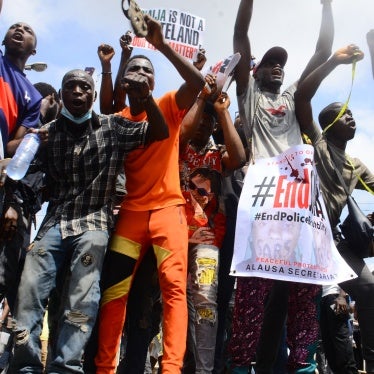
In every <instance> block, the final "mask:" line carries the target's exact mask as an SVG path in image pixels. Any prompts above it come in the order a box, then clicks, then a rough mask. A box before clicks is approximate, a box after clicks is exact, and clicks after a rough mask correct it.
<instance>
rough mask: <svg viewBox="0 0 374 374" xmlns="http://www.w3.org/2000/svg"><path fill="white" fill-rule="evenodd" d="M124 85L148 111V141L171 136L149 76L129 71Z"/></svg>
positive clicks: (124, 79) (124, 78)
mask: <svg viewBox="0 0 374 374" xmlns="http://www.w3.org/2000/svg"><path fill="white" fill-rule="evenodd" d="M123 86H124V89H125V90H126V92H128V93H129V95H131V96H132V97H134V98H136V99H137V100H139V101H140V102H141V103H142V104H143V106H144V109H145V111H146V113H147V117H148V122H149V127H148V131H147V135H146V141H147V143H150V142H153V141H156V140H163V139H166V138H167V137H168V136H169V129H168V126H167V124H166V121H165V118H164V116H163V114H162V113H161V111H160V108H159V107H158V105H157V104H156V102H155V101H154V99H153V97H152V91H151V90H150V88H149V85H148V79H147V77H145V76H143V75H141V74H137V73H136V72H135V73H134V72H128V73H127V74H126V75H125V76H124V77H123Z"/></svg>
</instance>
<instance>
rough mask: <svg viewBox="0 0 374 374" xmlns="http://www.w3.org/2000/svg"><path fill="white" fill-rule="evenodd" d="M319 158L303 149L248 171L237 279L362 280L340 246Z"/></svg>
mask: <svg viewBox="0 0 374 374" xmlns="http://www.w3.org/2000/svg"><path fill="white" fill-rule="evenodd" d="M313 153H314V150H313V147H312V146H310V145H306V144H303V145H299V146H295V147H292V148H290V149H289V150H287V151H286V152H284V153H283V154H281V155H279V156H277V157H272V158H266V159H260V160H257V161H256V164H255V165H250V166H249V167H248V172H247V174H246V177H245V181H244V186H243V190H242V193H241V197H240V200H239V206H238V215H237V225H236V233H235V247H234V256H233V260H232V264H231V275H234V276H247V277H250V276H255V277H263V278H271V279H280V280H286V281H295V282H303V283H314V284H334V283H340V282H343V281H345V280H349V279H353V278H355V277H356V274H355V273H354V272H353V270H352V269H351V268H350V267H349V266H348V265H347V264H346V262H345V261H344V260H343V258H342V257H341V256H340V254H339V252H338V250H337V249H336V247H335V245H334V242H333V238H332V233H331V228H330V224H329V221H328V218H327V214H326V209H325V205H324V202H323V200H322V196H321V192H320V189H319V182H318V177H317V173H316V170H315V168H314V162H313Z"/></svg>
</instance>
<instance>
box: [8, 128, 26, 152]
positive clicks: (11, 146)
mask: <svg viewBox="0 0 374 374" xmlns="http://www.w3.org/2000/svg"><path fill="white" fill-rule="evenodd" d="M26 132H27V128H26V127H24V126H22V125H21V126H19V127H18V129H17V131H16V133H15V135H14V137H13V139H12V140H10V141H9V142H8V144H7V145H6V152H7V154H8V156H10V157H12V156H13V155H14V154H15V153H16V150H17V147H18V145H19V143H21V141H22V139H23V137H24V136H25V134H26Z"/></svg>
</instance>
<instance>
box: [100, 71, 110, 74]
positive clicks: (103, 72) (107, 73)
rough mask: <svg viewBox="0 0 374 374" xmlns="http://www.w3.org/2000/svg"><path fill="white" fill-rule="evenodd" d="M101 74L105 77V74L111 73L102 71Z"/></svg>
mask: <svg viewBox="0 0 374 374" xmlns="http://www.w3.org/2000/svg"><path fill="white" fill-rule="evenodd" d="M101 74H102V75H105V74H112V72H111V71H102V72H101Z"/></svg>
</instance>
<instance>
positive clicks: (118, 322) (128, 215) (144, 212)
mask: <svg viewBox="0 0 374 374" xmlns="http://www.w3.org/2000/svg"><path fill="white" fill-rule="evenodd" d="M145 22H146V24H147V28H148V35H147V36H146V39H147V41H148V42H150V43H151V44H152V45H153V46H154V47H155V48H156V49H157V50H159V51H160V52H161V53H162V54H163V55H164V56H165V57H166V58H167V59H168V60H169V61H170V62H171V63H172V64H173V65H174V67H175V68H176V69H177V71H178V72H179V74H180V75H181V77H182V78H183V80H184V83H183V84H182V85H181V86H180V87H179V89H178V90H176V91H171V92H167V93H166V94H164V95H163V96H162V97H161V98H159V99H157V100H156V102H157V104H158V105H159V107H160V110H161V111H162V113H163V114H164V117H165V120H166V122H167V124H168V127H169V134H170V135H169V138H168V139H166V140H165V141H161V142H158V144H157V146H152V145H150V146H148V147H146V148H145V149H142V150H136V151H133V152H130V153H129V155H128V157H127V158H126V161H125V173H126V188H127V195H126V197H125V199H124V201H123V203H122V206H121V210H120V212H119V218H118V221H117V225H116V232H115V234H114V235H113V237H112V240H111V244H110V246H109V252H108V257H107V261H106V267H105V269H104V272H103V278H104V282H103V284H104V292H103V298H102V301H101V307H100V315H99V348H98V353H97V355H96V359H95V362H96V366H97V373H100V374H103V373H114V372H115V368H116V355H117V351H118V348H119V343H120V338H121V334H122V327H123V324H124V321H125V311H126V303H127V298H128V293H129V290H130V286H131V283H132V279H133V276H134V273H135V271H136V269H137V267H138V265H139V263H140V261H141V260H142V258H143V256H144V253H145V251H146V250H147V249H148V248H149V246H150V245H152V246H153V250H154V252H155V255H156V258H157V266H158V275H159V281H160V287H161V291H162V302H163V344H164V348H163V360H162V371H163V373H175V374H176V373H178V374H179V373H180V370H181V368H182V362H183V357H184V352H185V346H186V335H187V302H186V282H187V246H188V230H187V224H186V216H185V210H184V203H185V201H184V198H183V196H182V193H181V190H180V184H179V168H178V156H179V132H180V124H181V121H182V118H183V116H184V114H185V112H186V110H187V109H189V108H190V107H191V105H192V104H193V103H194V101H195V99H196V97H197V94H198V93H199V92H200V90H201V89H202V88H203V86H204V84H205V81H204V77H203V76H202V75H201V74H200V72H199V71H198V70H197V69H196V68H195V67H194V66H193V65H192V64H191V63H190V62H189V61H187V60H185V59H184V58H183V57H181V56H180V55H178V54H177V53H176V52H175V51H174V50H173V49H172V48H171V47H170V45H169V44H168V43H167V42H166V41H165V40H164V37H163V34H162V29H161V24H160V23H159V22H157V21H155V20H154V19H152V18H151V17H149V16H147V15H146V16H145ZM125 75H129V76H132V77H133V78H134V79H138V78H140V77H142V78H144V79H146V80H147V82H148V84H149V87H150V88H151V90H153V88H154V84H155V80H154V76H155V72H154V67H153V65H152V63H151V61H150V60H149V59H148V58H147V57H145V56H141V55H136V56H133V57H131V58H130V59H129V61H128V63H127V65H126V67H125ZM124 81H126V77H125V80H124ZM126 93H127V96H128V100H129V104H130V105H129V106H128V107H126V108H124V109H123V111H122V115H123V116H124V117H126V118H129V119H132V120H144V119H146V118H147V115H146V113H145V112H144V104H145V103H146V102H147V99H146V98H145V99H143V100H139V99H138V98H136V97H135V91H134V90H132V89H131V88H130V89H126Z"/></svg>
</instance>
